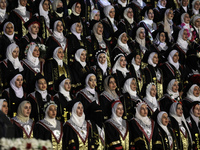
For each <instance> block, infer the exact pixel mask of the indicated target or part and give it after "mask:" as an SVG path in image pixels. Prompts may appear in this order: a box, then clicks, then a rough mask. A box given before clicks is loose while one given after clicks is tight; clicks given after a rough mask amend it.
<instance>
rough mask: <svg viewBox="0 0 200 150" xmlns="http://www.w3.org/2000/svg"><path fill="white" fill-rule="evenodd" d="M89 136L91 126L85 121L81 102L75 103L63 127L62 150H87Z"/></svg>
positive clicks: (89, 142) (88, 147)
mask: <svg viewBox="0 0 200 150" xmlns="http://www.w3.org/2000/svg"><path fill="white" fill-rule="evenodd" d="M91 136H92V135H91V125H90V123H89V122H88V121H86V120H85V114H84V111H83V105H82V103H81V102H76V103H75V104H74V106H73V108H72V115H71V117H70V120H68V121H67V122H66V123H65V124H64V127H63V142H62V144H63V145H62V147H63V150H68V149H79V150H89V149H91V142H92V141H91V138H92V137H91ZM72 141H73V142H72Z"/></svg>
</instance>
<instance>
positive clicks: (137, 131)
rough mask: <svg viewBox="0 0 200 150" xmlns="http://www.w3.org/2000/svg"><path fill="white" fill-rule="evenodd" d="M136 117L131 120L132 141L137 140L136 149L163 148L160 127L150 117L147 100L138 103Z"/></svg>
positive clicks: (150, 149) (151, 149)
mask: <svg viewBox="0 0 200 150" xmlns="http://www.w3.org/2000/svg"><path fill="white" fill-rule="evenodd" d="M135 109H136V114H135V118H133V119H132V120H131V121H130V133H131V134H132V139H130V140H131V142H133V141H135V142H134V144H135V149H141V150H153V149H163V147H162V142H161V137H160V135H159V133H158V128H157V125H156V124H155V122H154V121H153V120H152V119H149V117H148V116H147V115H148V106H147V105H146V103H145V102H140V103H138V104H137V105H136V107H135Z"/></svg>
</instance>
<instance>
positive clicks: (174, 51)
mask: <svg viewBox="0 0 200 150" xmlns="http://www.w3.org/2000/svg"><path fill="white" fill-rule="evenodd" d="M177 52H178V51H177V50H172V51H171V52H170V53H169V56H168V58H167V60H168V62H169V63H170V64H172V65H173V66H174V67H175V68H176V69H177V70H178V69H179V66H180V64H179V62H176V63H175V62H174V61H173V57H174V55H175V54H176V53H177Z"/></svg>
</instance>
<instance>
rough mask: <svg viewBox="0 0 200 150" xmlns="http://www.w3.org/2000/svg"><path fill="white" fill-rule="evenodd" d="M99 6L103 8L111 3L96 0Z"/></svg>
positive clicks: (106, 0)
mask: <svg viewBox="0 0 200 150" xmlns="http://www.w3.org/2000/svg"><path fill="white" fill-rule="evenodd" d="M98 1H99V3H100V4H101V6H102V7H103V8H104V7H106V6H108V5H111V3H110V2H109V1H108V0H98Z"/></svg>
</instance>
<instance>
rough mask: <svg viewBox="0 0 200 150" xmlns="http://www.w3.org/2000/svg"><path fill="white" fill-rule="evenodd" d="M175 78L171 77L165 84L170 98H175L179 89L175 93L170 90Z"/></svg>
mask: <svg viewBox="0 0 200 150" xmlns="http://www.w3.org/2000/svg"><path fill="white" fill-rule="evenodd" d="M176 81H177V80H176V79H172V80H171V81H170V82H169V83H168V86H167V93H168V94H169V95H170V97H171V98H172V99H175V98H177V97H179V91H177V92H176V93H175V92H173V91H172V87H173V85H174V83H175V82H176Z"/></svg>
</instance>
